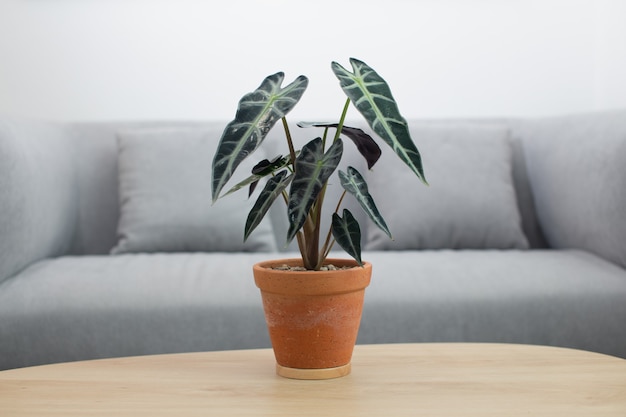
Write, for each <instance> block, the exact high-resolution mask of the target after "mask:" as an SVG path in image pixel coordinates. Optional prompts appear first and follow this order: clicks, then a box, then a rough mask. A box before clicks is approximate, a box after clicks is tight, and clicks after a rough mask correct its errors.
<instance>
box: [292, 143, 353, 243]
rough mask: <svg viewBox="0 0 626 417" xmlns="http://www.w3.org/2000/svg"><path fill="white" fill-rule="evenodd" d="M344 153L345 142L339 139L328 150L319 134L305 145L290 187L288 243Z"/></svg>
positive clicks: (298, 158)
mask: <svg viewBox="0 0 626 417" xmlns="http://www.w3.org/2000/svg"><path fill="white" fill-rule="evenodd" d="M342 153H343V142H342V140H341V139H338V140H336V141H335V142H333V144H332V145H331V146H330V148H328V151H327V152H326V153H324V149H323V144H322V139H321V138H316V139H313V140H312V141H310V142H309V143H307V144H306V145H304V146H303V147H302V151H301V152H300V155H298V157H297V158H296V162H295V170H296V172H295V174H294V175H295V177H294V179H293V183H292V184H291V189H290V190H289V206H288V208H287V216H288V218H289V230H288V231H287V243H289V242H291V240H292V239H293V238H294V236H295V235H296V233H297V232H298V230H300V228H301V227H302V225H303V224H304V222H305V220H306V216H307V215H308V214H309V211H310V210H311V206H312V205H313V203H314V202H315V199H316V198H317V196H318V194H319V193H320V191H321V190H322V188H323V187H324V184H326V181H328V178H329V177H330V176H331V174H332V173H333V172H334V171H335V169H336V168H337V165H338V164H339V161H340V160H341V155H342Z"/></svg>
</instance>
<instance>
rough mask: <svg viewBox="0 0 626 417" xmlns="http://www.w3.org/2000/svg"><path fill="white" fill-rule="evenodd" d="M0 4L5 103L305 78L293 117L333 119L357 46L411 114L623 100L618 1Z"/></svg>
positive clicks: (182, 97)
mask: <svg viewBox="0 0 626 417" xmlns="http://www.w3.org/2000/svg"><path fill="white" fill-rule="evenodd" d="M218 4H219V3H218V2H216V1H210V0H0V113H8V114H13V115H23V116H29V117H43V118H48V119H57V120H97V119H99V120H106V119H154V118H160V119H163V118H165V119H230V118H231V117H232V116H233V115H234V112H235V108H236V103H237V101H238V99H239V97H240V96H241V95H243V94H244V93H246V92H248V91H250V90H252V89H254V88H256V87H257V86H258V84H259V83H260V82H261V80H262V79H263V77H265V76H266V75H268V74H270V73H273V72H276V71H280V70H283V71H285V72H286V74H287V78H288V79H289V80H290V79H293V78H295V77H296V76H297V75H299V74H306V75H307V76H309V78H310V86H309V91H307V94H306V95H305V97H304V98H303V101H302V103H301V104H300V106H299V107H298V108H297V109H296V110H294V115H293V118H297V119H308V120H311V119H327V118H334V117H336V116H337V115H338V113H339V111H340V110H341V107H342V106H343V101H344V99H343V96H342V95H341V92H340V90H339V88H338V86H337V81H336V79H335V78H334V76H333V74H332V72H331V71H330V61H332V60H337V61H339V62H340V63H342V64H344V65H348V57H350V56H355V57H358V58H360V59H362V60H364V61H366V62H367V63H368V64H370V65H371V66H373V67H374V68H375V69H376V70H377V71H378V72H379V73H380V74H381V75H383V76H384V77H385V78H386V79H387V81H388V82H389V83H390V84H391V87H392V90H393V91H394V94H395V96H396V99H397V100H398V102H399V104H400V109H401V110H402V112H403V113H404V115H405V116H406V117H465V116H508V115H517V116H535V115H551V114H561V113H568V112H579V111H589V110H602V109H606V108H616V107H626V77H625V76H624V74H626V49H625V45H626V42H625V41H626V25H624V24H623V22H624V18H625V17H626V2H625V1H621V0H596V1H593V0H524V1H521V0H520V1H504V0H413V1H411V0H378V1H373V0H354V1H350V0H343V1H342V0H315V1H310V2H308V4H307V5H305V4H304V2H303V1H295V0H291V1H289V0H264V1H261V0H257V1H255V0H223V4H219V5H218Z"/></svg>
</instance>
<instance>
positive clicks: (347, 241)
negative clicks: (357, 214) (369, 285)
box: [332, 209, 363, 266]
mask: <svg viewBox="0 0 626 417" xmlns="http://www.w3.org/2000/svg"><path fill="white" fill-rule="evenodd" d="M332 232H333V237H334V238H335V241H336V242H337V243H338V244H339V246H341V248H342V249H343V250H345V251H346V253H347V254H348V255H350V256H352V257H353V258H354V259H355V260H356V261H357V262H358V263H359V265H360V266H363V261H362V260H361V228H360V227H359V222H357V221H356V219H355V218H354V216H353V215H352V213H350V211H349V210H348V209H344V210H343V217H341V216H339V215H338V214H337V213H333V221H332Z"/></svg>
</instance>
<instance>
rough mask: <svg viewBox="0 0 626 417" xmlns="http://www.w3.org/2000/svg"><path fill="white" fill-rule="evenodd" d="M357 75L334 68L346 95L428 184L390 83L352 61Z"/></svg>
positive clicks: (335, 65) (336, 65)
mask: <svg viewBox="0 0 626 417" xmlns="http://www.w3.org/2000/svg"><path fill="white" fill-rule="evenodd" d="M350 64H351V65H352V70H353V71H354V73H352V72H350V71H348V70H346V69H345V68H344V67H342V66H341V65H340V64H338V63H336V62H333V63H332V64H331V67H332V70H333V72H334V73H335V76H336V77H337V78H338V79H339V83H340V85H341V88H342V89H343V91H344V93H345V94H346V95H347V96H348V98H349V99H350V101H352V103H353V104H354V105H355V107H356V108H357V110H358V111H359V112H360V113H361V114H362V115H363V117H364V118H365V120H367V123H368V124H369V125H370V127H371V128H372V130H374V132H376V134H377V135H379V136H380V137H381V138H382V139H383V140H384V141H385V142H386V143H387V144H388V145H389V146H391V148H392V149H393V150H394V152H395V153H396V154H397V155H398V156H399V157H400V159H401V160H402V161H404V163H405V164H407V165H408V166H409V168H411V170H412V171H413V172H414V173H415V174H416V175H417V176H418V177H419V178H420V179H421V180H422V182H424V184H428V182H426V178H425V176H424V169H423V167H422V158H421V156H420V153H419V151H418V150H417V147H416V146H415V143H414V142H413V139H411V135H410V133H409V126H408V124H407V122H406V120H405V119H404V117H402V115H401V114H400V111H399V110H398V105H397V104H396V101H395V99H394V98H393V96H392V94H391V89H390V88H389V85H388V84H387V82H386V81H385V80H384V79H383V78H382V77H381V76H380V75H378V74H377V73H376V71H374V70H373V69H372V68H371V67H369V66H368V65H367V64H366V63H364V62H362V61H359V60H358V59H354V58H350Z"/></svg>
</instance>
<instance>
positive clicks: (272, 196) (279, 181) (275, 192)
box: [244, 170, 293, 241]
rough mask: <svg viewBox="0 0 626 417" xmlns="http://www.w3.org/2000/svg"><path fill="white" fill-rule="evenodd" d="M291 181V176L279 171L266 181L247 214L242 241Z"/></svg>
mask: <svg viewBox="0 0 626 417" xmlns="http://www.w3.org/2000/svg"><path fill="white" fill-rule="evenodd" d="M292 179H293V174H291V175H289V176H287V171H286V170H285V171H281V172H279V173H278V174H276V175H275V176H273V177H272V178H270V179H269V180H268V181H267V184H265V187H263V191H261V194H259V198H257V200H256V202H255V203H254V206H252V210H250V213H249V214H248V218H247V220H246V226H245V229H244V241H245V240H247V239H248V236H250V233H252V231H253V230H254V229H255V228H256V227H257V226H258V225H259V223H261V220H263V217H265V214H266V213H267V211H268V210H269V208H270V207H271V206H272V204H273V203H274V201H275V200H276V198H277V197H278V196H279V195H280V194H281V193H282V192H283V190H284V189H285V188H286V187H287V185H289V183H290V182H291V180H292Z"/></svg>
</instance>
